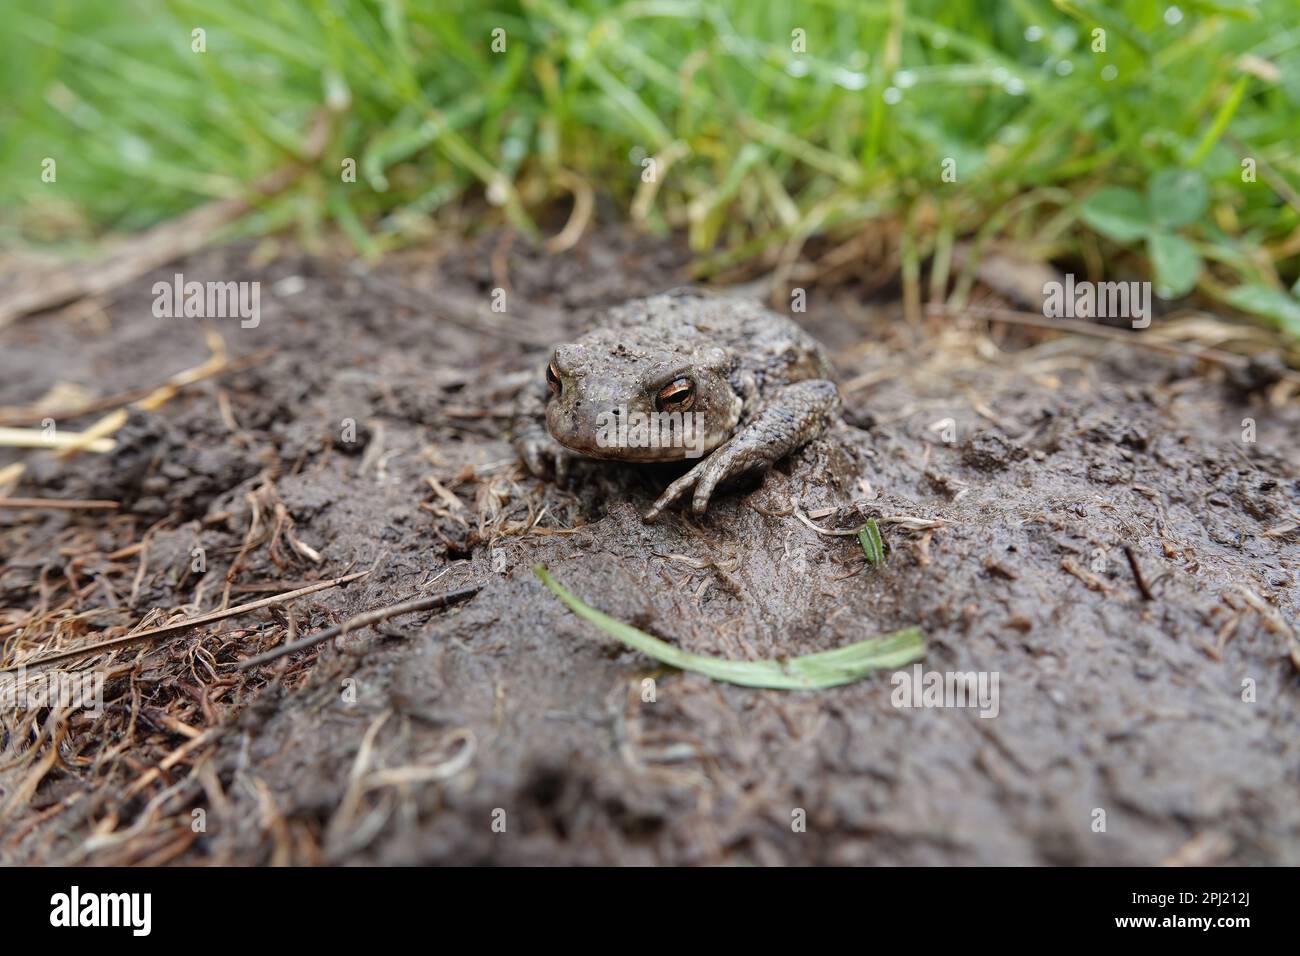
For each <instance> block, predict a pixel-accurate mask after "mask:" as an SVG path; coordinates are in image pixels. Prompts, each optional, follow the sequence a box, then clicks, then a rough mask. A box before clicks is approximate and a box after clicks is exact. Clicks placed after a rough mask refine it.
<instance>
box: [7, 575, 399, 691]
mask: <svg viewBox="0 0 1300 956" xmlns="http://www.w3.org/2000/svg"><path fill="white" fill-rule="evenodd" d="M371 570H373V569H368V570H365V571H357V572H356V573H355V574H348V575H344V576H343V577H341V578H334V579H333V580H330V581H318V582H316V583H315V584H312V585H308V586H307V587H305V588H299V589H298V590H296V591H286V592H285V593H283V594H276V595H273V596H272V597H268V598H262V599H261V600H260V601H252V602H250V603H248V604H240V605H239V606H237V607H232V608H227V609H226V610H224V611H213V612H212V613H211V614H202V615H200V616H199V617H192V618H190V619H189V620H186V621H176V622H174V623H172V624H164V625H163V626H162V627H151V628H149V629H148V630H144V631H137V632H136V633H134V634H127V635H126V636H125V637H115V638H113V639H112V640H111V641H101V642H100V643H98V644H92V645H90V646H89V647H78V648H74V649H73V650H70V651H63V652H61V653H58V654H51V655H49V656H48V657H41V658H38V659H37V660H34V661H25V662H23V663H22V664H14V665H13V666H11V667H6V668H3V669H0V674H8V673H11V672H13V671H16V670H18V668H20V667H27V668H32V667H41V666H43V665H45V664H53V663H56V662H58V661H67V660H73V659H75V658H78V657H85V656H87V655H89V654H99V653H101V652H103V651H111V650H116V649H117V648H119V647H127V646H129V645H131V644H137V643H139V642H140V641H147V640H151V639H152V638H155V637H164V636H167V635H170V634H177V633H179V632H181V631H186V630H189V629H190V628H192V627H199V626H201V625H203V624H214V623H216V622H217V621H224V620H225V619H226V618H228V617H235V616H237V615H240V614H247V613H248V612H249V611H256V610H259V609H260V608H264V607H270V606H271V605H272V604H278V603H280V602H281V601H287V600H290V599H292V598H296V597H302V596H303V595H305V594H313V593H315V592H316V591H324V590H327V589H329V588H335V587H338V586H339V585H341V584H347V583H349V582H350V581H355V580H357V579H358V578H364V577H365V576H366V575H367V574H369V573H370V571H371Z"/></svg>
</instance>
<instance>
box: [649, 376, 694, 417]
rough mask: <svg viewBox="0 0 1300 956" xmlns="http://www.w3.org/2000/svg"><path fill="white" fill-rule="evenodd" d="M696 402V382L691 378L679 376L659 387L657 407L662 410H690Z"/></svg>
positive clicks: (656, 400)
mask: <svg viewBox="0 0 1300 956" xmlns="http://www.w3.org/2000/svg"><path fill="white" fill-rule="evenodd" d="M694 404H695V383H694V382H692V381H691V380H690V379H689V378H679V379H677V380H676V381H674V382H673V383H671V384H669V385H665V386H664V387H663V388H661V389H659V394H658V395H656V396H655V407H656V408H658V409H659V411H661V412H689V411H690V410H691V406H692V405H694Z"/></svg>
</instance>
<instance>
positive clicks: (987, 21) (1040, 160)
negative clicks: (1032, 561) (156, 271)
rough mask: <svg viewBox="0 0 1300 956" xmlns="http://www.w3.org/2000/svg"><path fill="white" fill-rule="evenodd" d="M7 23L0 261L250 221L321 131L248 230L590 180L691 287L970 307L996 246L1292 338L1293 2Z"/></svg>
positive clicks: (31, 16) (145, 12)
mask: <svg viewBox="0 0 1300 956" xmlns="http://www.w3.org/2000/svg"><path fill="white" fill-rule="evenodd" d="M6 21H7V22H6V28H5V31H4V34H5V37H6V42H5V49H4V50H3V55H2V56H0V103H5V104H8V108H7V109H6V110H5V111H4V112H3V113H0V144H2V145H0V208H3V209H4V210H6V212H5V213H4V214H3V218H0V240H5V239H7V240H8V241H10V242H41V243H52V244H56V245H60V246H62V247H65V248H68V247H75V246H76V245H77V244H78V243H80V242H84V241H86V240H89V239H92V238H94V237H96V236H98V235H99V234H100V233H102V232H103V231H105V230H128V231H129V230H137V229H140V228H142V227H145V226H148V225H150V224H152V223H155V222H157V221H159V220H161V219H164V218H167V217H169V216H173V215H175V214H177V213H179V212H181V211H183V210H185V209H188V208H190V207H192V206H194V205H196V204H198V203H201V202H203V201H204V200H207V199H210V198H213V197H218V196H229V195H235V194H238V193H239V192H240V190H241V189H242V188H243V187H244V186H246V184H248V183H250V182H252V181H254V180H255V179H256V178H257V177H258V176H259V175H260V174H264V173H266V172H267V171H269V170H272V169H275V168H277V167H279V166H281V165H282V164H284V163H285V162H286V161H287V160H291V159H293V158H295V157H299V158H300V154H301V151H302V137H303V130H304V129H305V128H306V127H307V126H308V124H309V121H310V117H311V116H312V114H313V113H314V112H315V111H318V110H319V109H320V108H321V107H322V105H324V106H327V107H328V108H330V109H331V110H333V112H334V113H335V114H336V116H337V122H336V124H335V129H334V134H333V137H332V139H331V141H330V144H329V146H328V148H327V150H326V152H325V154H324V155H323V156H322V157H321V158H320V159H319V160H318V161H316V162H315V163H314V164H313V166H312V169H311V170H310V171H309V173H308V174H306V175H304V176H302V177H301V178H300V179H299V180H298V182H297V183H296V184H295V186H294V188H292V189H291V190H289V191H287V192H286V193H284V194H282V195H280V196H278V197H276V198H275V199H273V200H270V201H268V202H266V203H265V204H263V205H262V206H261V207H260V208H259V209H257V210H256V211H255V212H254V213H252V214H251V215H250V216H249V217H247V218H246V219H245V220H243V221H242V222H241V224H240V227H239V228H240V230H241V231H242V232H245V233H261V232H267V231H272V230H283V229H286V228H287V229H292V230H295V231H296V232H297V233H298V234H299V235H300V236H302V238H304V239H305V240H306V241H308V242H321V241H322V240H323V237H325V236H333V235H343V236H346V237H348V238H349V239H350V240H351V242H352V243H353V244H354V245H355V246H356V247H357V249H358V250H359V251H361V252H362V253H363V254H367V255H375V254H378V253H380V252H382V251H383V250H384V249H386V248H389V247H391V246H393V245H396V244H399V243H403V242H408V241H410V240H411V239H412V238H419V237H422V236H426V235H428V233H429V231H430V230H431V229H442V230H444V231H451V232H453V233H455V232H461V231H464V230H466V229H467V228H468V223H470V222H471V221H473V222H474V223H481V222H492V221H508V222H511V223H513V224H514V225H515V226H516V227H518V228H519V229H521V230H523V231H524V232H527V233H531V234H535V233H537V231H538V229H537V226H536V222H537V220H538V219H539V216H540V214H541V212H542V211H543V210H547V209H551V208H554V207H555V206H556V205H557V204H561V203H568V202H569V201H570V198H571V197H572V196H574V195H576V194H577V193H578V192H581V191H582V190H583V188H585V186H590V187H594V188H595V189H597V190H598V191H599V192H601V193H602V194H605V195H608V196H609V197H611V198H612V199H613V200H614V201H615V202H616V203H618V204H619V206H620V207H621V208H622V209H623V210H625V211H627V213H628V214H629V215H630V217H631V218H632V219H633V220H635V221H637V222H638V223H640V224H641V225H642V226H643V227H644V228H647V229H650V230H656V231H661V232H662V231H667V230H672V229H681V230H685V231H686V233H687V234H688V236H689V238H690V242H691V244H692V246H693V247H694V250H695V252H696V253H697V255H698V257H699V258H698V261H697V264H696V269H697V273H698V274H699V275H701V276H713V275H717V274H719V273H721V272H725V271H726V270H728V269H730V268H731V267H734V266H738V265H746V266H752V265H754V264H755V263H758V264H763V265H769V266H770V265H772V264H774V263H777V262H783V261H789V260H790V257H792V256H795V255H797V254H798V252H799V250H800V249H801V248H802V246H803V244H804V243H806V242H807V241H809V240H810V239H811V238H813V237H818V236H829V237H830V238H831V239H832V240H839V239H841V238H842V237H844V236H845V235H846V234H847V235H858V234H862V233H864V232H867V231H871V232H875V233H880V234H884V235H885V236H887V237H888V240H889V242H890V243H891V244H892V246H893V248H895V249H896V250H899V256H900V258H901V260H902V264H903V270H902V271H903V273H904V278H905V280H906V281H908V282H911V283H915V282H916V281H917V279H916V264H917V263H918V262H923V261H927V260H929V261H932V262H933V263H934V265H933V270H932V271H933V272H934V273H937V274H938V275H937V277H936V278H933V279H932V284H933V287H935V288H938V289H941V290H943V294H945V295H949V304H952V305H957V306H960V305H961V304H963V301H964V299H965V296H966V293H967V292H968V291H969V288H970V284H971V270H972V269H973V265H972V263H973V262H974V261H975V257H974V256H971V257H966V259H965V261H964V264H961V265H960V269H957V264H956V263H954V260H953V259H952V256H951V252H952V249H953V246H954V243H956V242H958V241H960V240H962V239H970V240H972V241H973V243H974V247H975V251H976V253H978V252H979V250H981V249H983V248H986V247H987V245H988V244H989V243H990V242H991V241H994V240H1001V239H1004V240H1008V241H1011V242H1014V243H1016V244H1017V246H1018V248H1020V249H1022V250H1024V251H1025V252H1026V253H1027V254H1029V255H1031V256H1032V257H1037V258H1041V259H1053V260H1056V261H1064V262H1071V263H1078V264H1081V265H1082V266H1085V267H1087V269H1088V271H1089V273H1090V275H1092V276H1093V277H1100V276H1101V275H1104V274H1105V273H1107V272H1118V271H1127V272H1128V273H1130V274H1131V273H1132V272H1134V271H1136V272H1138V273H1141V274H1145V275H1146V276H1148V277H1150V278H1151V279H1153V281H1154V282H1155V283H1156V287H1157V290H1158V292H1160V293H1162V294H1164V295H1166V296H1180V295H1183V294H1186V293H1189V292H1192V291H1199V292H1201V293H1202V294H1205V295H1208V296H1210V297H1213V298H1217V299H1218V300H1220V301H1223V302H1225V303H1228V304H1231V305H1233V306H1236V307H1238V308H1241V309H1243V310H1246V311H1250V312H1253V313H1255V314H1257V315H1260V316H1263V317H1266V318H1267V319H1268V320H1270V321H1272V322H1273V323H1274V324H1276V325H1278V326H1280V327H1283V328H1287V329H1290V330H1291V331H1293V332H1300V299H1297V291H1298V290H1297V288H1296V283H1297V281H1298V280H1300V245H1298V244H1297V243H1296V241H1295V239H1294V236H1295V234H1296V230H1297V229H1298V228H1300V190H1298V189H1297V187H1296V184H1297V183H1298V182H1300V155H1297V153H1296V151H1295V149H1294V144H1295V142H1296V140H1297V134H1300V7H1297V6H1296V5H1295V3H1294V2H1293V0H1259V2H1249V0H1180V2H1178V3H1177V4H1176V5H1175V4H1171V3H1167V2H1153V0H1117V2H1113V3H1105V4H1103V3H1100V2H1096V0H1057V2H1055V3H1047V2H1042V0H1011V2H1007V3H998V4H993V3H972V4H953V3H948V2H944V0H913V2H908V3H905V2H903V0H810V2H799V3H794V2H781V0H778V2H774V3H762V4H757V3H750V2H747V0H716V2H704V0H633V2H627V3H618V2H613V0H574V2H571V3H560V2H558V0H525V2H505V3H499V4H495V5H493V6H492V7H491V8H489V7H487V6H485V5H483V4H481V3H479V2H477V0H443V2H440V3H438V4H422V3H403V2H399V0H385V2H379V0H312V2H301V3H293V4H266V3H260V2H255V0H203V2H198V0H163V2H162V3H161V4H159V3H154V2H152V0H122V2H119V3H113V4H104V3H100V2H97V0H17V2H15V3H11V4H10V5H9V6H8V8H7V11H6ZM195 30H203V31H204V33H203V46H204V50H203V52H196V49H195V46H196V34H195V33H194V31H195ZM47 158H53V159H55V160H56V161H57V162H58V179H57V182H55V183H49V182H43V181H42V179H41V170H42V163H43V161H44V160H45V159H47ZM349 161H351V162H352V163H353V164H354V165H355V170H356V179H355V182H351V181H347V180H345V178H344V177H343V175H342V169H343V168H344V165H345V164H346V163H347V162H349ZM651 163H653V176H650V175H648V171H649V169H650V165H649V164H651ZM1171 187H1172V188H1171ZM484 204H486V206H488V207H490V209H491V211H492V214H491V215H487V216H484V215H483V214H482V213H483V207H484ZM470 212H472V213H473V215H472V219H471V216H470V215H467V213H470ZM950 268H951V269H953V270H954V273H953V274H950V271H949V270H950ZM949 281H951V291H950V292H949Z"/></svg>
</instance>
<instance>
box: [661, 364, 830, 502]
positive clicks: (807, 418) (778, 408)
mask: <svg viewBox="0 0 1300 956" xmlns="http://www.w3.org/2000/svg"><path fill="white" fill-rule="evenodd" d="M839 409H840V395H839V392H838V391H837V390H836V388H835V384H834V383H833V382H829V381H826V380H824V379H815V380H812V381H807V382H796V383H795V384H793V385H787V386H786V387H785V388H783V389H781V390H780V391H778V392H777V393H776V395H774V396H773V397H772V398H771V399H770V400H769V401H768V402H766V403H765V404H764V405H763V407H762V408H760V409H759V410H758V413H757V414H756V415H755V416H754V418H753V420H752V421H751V422H750V423H749V424H748V425H746V426H745V428H744V430H743V431H741V432H740V433H739V434H737V435H735V436H733V437H732V438H731V439H730V440H728V441H726V442H724V443H723V444H721V445H719V446H718V447H717V449H715V450H714V451H713V453H712V454H711V455H709V457H708V458H705V459H704V460H703V461H702V462H700V463H699V464H697V465H696V466H695V467H694V468H692V469H691V470H690V471H688V472H687V473H686V474H684V475H682V476H681V477H680V478H678V479H677V480H676V481H674V482H673V483H672V484H671V485H669V486H668V488H667V490H665V491H664V493H663V494H662V495H660V496H659V500H658V501H656V502H655V503H654V504H653V505H652V506H651V508H650V510H649V511H647V512H646V515H645V520H646V521H654V520H655V519H656V518H658V517H659V515H660V514H661V513H662V512H663V510H664V509H665V508H667V507H668V506H669V505H670V504H672V503H673V502H674V501H676V500H677V499H678V498H681V497H682V496H683V495H685V494H686V492H687V491H689V490H691V489H692V488H694V489H695V494H694V495H693V497H692V499H691V511H693V512H694V513H695V514H697V515H701V514H704V512H705V511H706V510H707V509H708V507H709V499H710V498H711V497H712V496H713V490H714V489H715V488H717V486H718V485H719V484H721V483H722V482H724V481H729V480H731V479H732V478H736V477H739V476H740V475H743V474H745V473H747V472H753V471H766V470H767V469H768V468H770V467H771V466H772V463H773V462H776V461H779V460H780V459H782V458H784V457H785V456H786V455H788V454H790V452H792V451H794V450H795V449H797V448H801V447H802V446H804V445H806V444H807V443H808V442H810V441H812V440H813V439H814V438H816V437H817V436H818V435H820V434H821V433H822V432H823V431H825V430H826V428H827V426H828V425H829V423H830V420H831V418H832V417H833V416H835V415H837V414H838V413H839Z"/></svg>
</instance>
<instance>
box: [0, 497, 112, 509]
mask: <svg viewBox="0 0 1300 956" xmlns="http://www.w3.org/2000/svg"><path fill="white" fill-rule="evenodd" d="M120 507H122V503H121V502H119V501H108V500H106V499H103V498H0V508H61V509H63V510H64V511H77V510H87V511H89V510H99V511H112V510H115V509H117V508H120Z"/></svg>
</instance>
